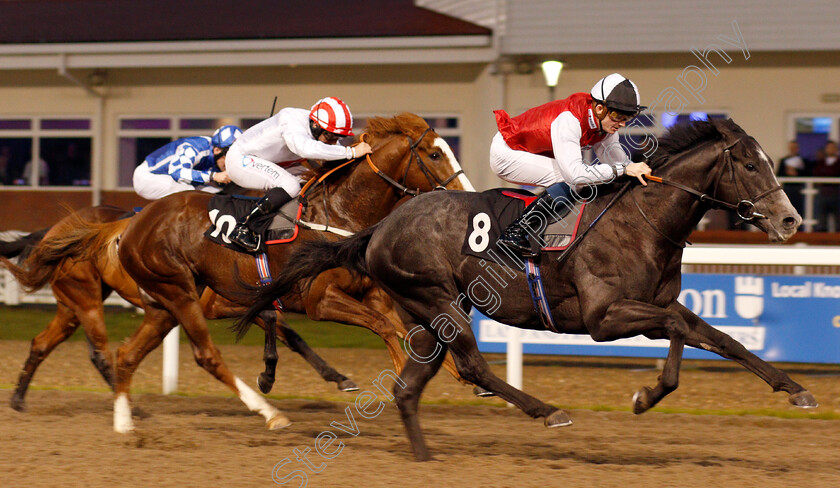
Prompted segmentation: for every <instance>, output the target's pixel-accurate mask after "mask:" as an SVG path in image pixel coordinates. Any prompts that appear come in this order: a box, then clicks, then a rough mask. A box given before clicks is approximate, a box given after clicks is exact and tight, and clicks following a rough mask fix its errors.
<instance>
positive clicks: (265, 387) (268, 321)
mask: <svg viewBox="0 0 840 488" xmlns="http://www.w3.org/2000/svg"><path fill="white" fill-rule="evenodd" d="M276 317H277V313H276V312H272V311H269V310H266V311H264V312H262V313H260V315H259V318H258V320H261V321H262V328H263V329H264V330H265V346H264V348H263V363H265V371H263V372H262V373H260V375H259V376H258V377H257V385H258V386H259V387H260V391H261V392H263V393H268V392H270V391H271V387H272V386H274V374H275V372H276V370H277V318H276Z"/></svg>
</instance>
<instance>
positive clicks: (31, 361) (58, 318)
mask: <svg viewBox="0 0 840 488" xmlns="http://www.w3.org/2000/svg"><path fill="white" fill-rule="evenodd" d="M78 327H79V320H78V318H76V315H75V314H74V313H73V311H72V310H70V309H69V308H68V307H67V306H66V305H64V304H62V303H60V302H59V303H58V310H57V311H56V314H55V317H53V319H52V320H51V321H50V323H49V324H48V325H47V328H46V329H44V330H43V331H42V332H41V333H40V334H38V335H37V336H35V338H34V339H32V345H31V346H30V347H29V357H28V358H26V362H25V363H24V364H23V369H22V370H21V372H20V376H19V377H18V382H17V387H16V388H15V392H14V394H13V395H12V399H11V401H10V404H11V407H12V408H13V409H15V410H17V411H18V412H22V411H24V410H26V401H25V400H24V397H25V396H26V391H27V390H28V389H29V383H30V382H31V381H32V377H33V376H34V375H35V370H36V369H38V366H39V365H40V364H41V363H42V362H43V361H44V359H46V358H47V356H49V355H50V352H52V350H53V349H55V347H56V346H57V345H59V344H61V343H62V342H64V341H66V340H67V338H68V337H70V336H71V335H73V332H75V331H76V329H77V328H78Z"/></svg>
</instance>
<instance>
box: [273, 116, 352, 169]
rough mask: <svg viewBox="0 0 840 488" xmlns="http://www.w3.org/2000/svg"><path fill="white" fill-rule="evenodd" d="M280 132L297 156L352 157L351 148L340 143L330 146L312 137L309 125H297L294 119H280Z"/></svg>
mask: <svg viewBox="0 0 840 488" xmlns="http://www.w3.org/2000/svg"><path fill="white" fill-rule="evenodd" d="M280 125H281V130H280V132H281V134H282V135H283V140H284V141H286V146H287V147H288V148H289V150H290V151H291V152H293V153H295V154H297V155H298V156H300V157H302V158H306V159H323V160H325V161H335V160H336V159H349V158H350V157H352V154H353V153H352V150H351V149H350V148H349V147H344V146H340V145H335V146H331V145H329V144H324V143H323V142H321V141H317V140H315V139H313V138H312V135H311V134H310V133H309V127H308V126H307V127H299V124H295V123H294V121H284V120H281V121H280Z"/></svg>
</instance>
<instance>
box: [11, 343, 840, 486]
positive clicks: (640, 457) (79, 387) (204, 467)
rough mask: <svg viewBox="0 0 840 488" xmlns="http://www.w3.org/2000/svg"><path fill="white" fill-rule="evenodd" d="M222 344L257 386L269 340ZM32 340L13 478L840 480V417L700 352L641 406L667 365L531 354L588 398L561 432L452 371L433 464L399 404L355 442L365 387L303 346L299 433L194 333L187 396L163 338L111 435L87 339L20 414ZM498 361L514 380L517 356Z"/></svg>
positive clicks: (503, 482)
mask: <svg viewBox="0 0 840 488" xmlns="http://www.w3.org/2000/svg"><path fill="white" fill-rule="evenodd" d="M220 349H221V350H222V354H223V357H224V358H225V360H226V362H227V363H228V365H229V366H230V367H231V369H232V370H233V371H234V373H236V374H238V375H239V376H240V377H242V378H243V379H244V380H246V381H248V382H249V383H253V378H255V377H256V375H257V373H258V372H259V371H260V369H261V364H260V358H261V350H260V348H257V347H250V346H222V347H220ZM27 351H28V343H25V342H21V341H6V342H0V358H2V361H0V363H2V364H0V384H2V385H3V389H0V486H2V487H4V488H12V487H15V488H16V487H28V488H34V487H58V486H73V487H86V488H98V487H108V488H113V487H123V486H130V487H134V486H137V487H150V486H151V487H169V486H173V487H193V486H195V487H199V486H201V487H207V486H214V487H215V486H220V487H257V486H265V487H268V486H277V484H275V482H274V481H273V480H272V470H273V468H274V467H275V466H276V465H277V464H278V463H280V462H281V461H283V460H284V459H285V458H289V459H291V460H292V461H293V462H292V463H289V464H287V465H285V466H282V467H280V468H279V469H278V471H277V472H276V474H277V475H278V478H279V477H282V476H285V475H289V474H290V473H292V472H293V471H294V470H295V469H299V470H302V472H305V473H307V474H306V476H307V480H306V481H305V484H304V481H303V478H301V477H298V478H291V479H289V480H288V483H287V484H286V486H311V487H356V486H358V487H366V488H374V487H395V486H396V487H399V488H412V487H428V486H440V487H462V486H464V487H540V488H543V487H553V486H557V487H578V486H580V487H583V486H585V487H598V488H600V487H625V486H634V485H635V486H654V487H716V488H720V487H761V488H765V487H782V486H784V487H790V486H808V487H817V488H821V487H825V488H834V487H838V486H840V462H839V461H840V460H839V459H838V458H839V457H840V420H830V419H829V420H824V419H817V418H793V419H785V418H779V417H778V416H770V415H766V412H762V409H772V410H773V411H775V412H782V413H784V412H788V411H790V412H802V411H800V410H797V409H794V408H793V407H790V406H788V403H787V398H786V395H785V394H782V393H775V394H774V393H772V392H771V391H770V388H769V387H768V386H767V385H766V384H765V383H763V382H762V381H761V380H759V379H758V378H757V377H755V376H753V375H752V374H750V373H748V372H746V371H744V370H742V369H741V368H740V366H738V365H736V364H734V363H730V362H723V361H714V362H710V361H686V362H685V364H684V368H683V374H682V375H681V382H680V387H679V389H678V390H677V391H676V392H675V393H673V394H671V395H670V396H669V397H667V398H666V399H665V400H664V401H663V402H662V403H661V404H660V407H661V408H659V409H654V410H653V411H651V412H648V413H645V414H643V415H640V416H636V415H633V414H632V413H631V412H630V410H629V407H630V398H631V397H632V394H633V392H634V391H635V390H636V389H638V388H639V387H641V386H643V385H653V384H654V382H655V381H656V376H657V372H656V371H655V370H651V369H649V368H650V367H651V366H653V364H654V362H653V361H652V360H634V359H598V358H573V357H561V358H555V357H547V356H540V357H526V361H527V362H526V367H525V387H524V389H525V391H527V392H529V393H531V394H534V395H535V396H537V397H539V398H541V399H543V400H546V401H549V402H551V403H553V404H555V405H561V406H564V407H567V408H570V409H571V414H572V418H573V419H574V422H575V423H574V425H572V426H570V427H565V428H559V429H551V430H549V429H546V428H545V427H543V425H542V422H541V421H538V420H533V419H530V418H528V417H526V416H525V415H524V414H522V413H521V412H519V411H518V410H514V409H510V408H506V407H504V406H502V403H501V402H500V401H499V400H494V399H491V400H474V397H472V395H471V393H470V389H469V388H468V387H464V386H461V385H459V384H457V383H456V382H455V381H454V380H453V379H452V378H451V377H449V376H448V375H446V373H441V374H439V375H438V377H436V378H435V380H434V381H433V382H432V383H431V384H430V387H429V389H428V390H427V394H426V395H425V396H424V401H430V402H435V403H434V404H428V405H423V406H422V407H421V422H422V424H423V427H424V429H425V433H426V436H427V441H428V443H429V446H430V449H431V450H432V452H433V454H434V455H435V456H436V460H435V461H433V462H429V463H416V462H413V461H412V458H411V453H410V448H409V445H408V442H407V440H406V439H405V437H404V435H403V430H402V424H401V423H400V421H399V417H398V415H397V411H396V408H394V407H393V406H392V404H388V405H386V407H385V409H384V411H383V412H382V413H381V414H379V415H378V416H377V417H375V418H372V419H363V418H360V417H358V416H356V417H355V420H356V421H357V426H358V431H359V434H358V435H356V436H351V435H349V434H346V433H343V432H341V431H340V430H338V429H336V428H335V427H331V423H332V422H334V421H335V422H340V423H343V424H347V416H346V413H345V408H346V407H348V406H350V407H351V408H352V403H351V402H352V401H353V400H354V399H355V398H356V395H357V393H341V392H338V391H337V390H336V389H335V387H334V386H333V385H332V384H327V383H324V382H323V381H322V380H321V379H320V378H319V377H317V375H316V374H315V373H314V372H313V371H312V370H311V369H309V367H308V366H307V365H306V364H305V363H304V362H303V361H302V360H301V359H299V358H298V357H297V356H295V355H293V354H292V353H290V352H288V351H286V350H282V351H281V353H280V356H281V359H280V364H279V365H278V372H279V374H278V382H277V384H276V385H275V388H274V391H273V392H272V395H276V396H272V399H271V401H272V403H274V404H275V405H276V406H278V407H279V408H280V409H281V410H283V411H284V412H285V413H286V414H287V415H288V416H289V417H290V418H291V419H292V421H293V424H292V425H291V426H290V427H288V428H287V429H284V430H280V431H274V432H270V431H268V430H266V429H265V427H264V426H263V422H262V420H261V418H260V417H259V416H257V415H256V414H253V413H251V412H249V411H248V410H247V409H246V408H245V406H244V405H243V404H242V403H241V402H240V401H239V400H238V399H237V398H235V397H233V396H231V395H230V394H229V392H228V391H227V390H226V389H225V388H224V387H223V386H222V385H221V384H220V383H218V382H216V381H215V380H214V379H213V378H212V377H210V376H209V375H208V374H207V373H206V372H204V371H203V370H200V369H199V368H198V367H197V366H196V365H195V363H194V362H193V361H192V358H191V355H190V352H189V348H188V347H187V346H186V345H182V348H181V378H180V391H181V392H182V393H183V394H182V395H170V396H163V395H160V394H158V393H156V392H159V391H160V363H161V360H160V351H159V350H158V351H155V352H154V353H152V354H151V355H150V356H149V357H148V358H147V359H146V361H144V362H143V364H142V365H141V368H140V370H139V371H138V373H137V375H136V376H135V383H134V387H135V388H134V390H133V391H134V392H135V393H134V395H133V400H134V409H135V421H136V422H137V427H138V429H137V431H136V432H135V433H133V434H130V435H118V434H115V433H114V432H113V431H112V428H111V400H112V398H111V395H110V394H109V393H108V392H107V390H106V389H105V384H104V382H103V381H102V380H101V378H99V377H98V373H97V372H96V371H95V370H94V368H93V366H92V365H91V364H90V363H89V361H88V360H87V346H86V344H85V343H83V342H69V343H65V344H63V345H62V346H60V347H59V348H58V349H57V350H56V351H55V352H54V353H53V355H52V356H51V357H50V358H48V360H47V361H46V362H45V363H44V364H43V365H42V367H41V369H40V370H39V371H38V374H36V376H35V380H34V382H33V387H34V388H33V390H32V391H30V393H29V395H28V396H27V403H28V407H29V408H28V411H27V412H25V413H18V412H15V411H13V410H12V409H10V408H9V407H8V401H9V398H10V397H11V394H12V390H11V385H12V384H14V383H15V382H16V379H17V374H18V370H19V368H20V365H21V364H23V360H24V358H25V357H26V354H27ZM318 352H319V353H320V354H322V356H323V357H324V358H325V359H326V360H327V361H328V362H330V363H331V364H332V365H333V366H335V367H336V368H337V369H338V370H340V371H341V372H343V373H344V374H346V375H348V376H350V377H351V378H353V379H354V380H355V381H356V382H357V383H358V384H359V386H360V387H361V388H362V390H365V389H370V388H372V387H371V381H372V380H373V379H375V378H376V377H377V376H378V374H379V373H380V372H381V371H382V370H384V369H387V368H390V364H389V362H388V359H387V354H386V353H385V351H380V350H357V349H319V350H318ZM489 357H490V359H499V358H500V357H499V356H489ZM783 366H785V367H784V368H783V369H785V370H786V371H787V372H788V373H790V374H791V376H792V377H793V378H794V379H795V380H796V381H799V382H800V383H802V384H803V385H805V386H806V387H807V388H808V389H810V390H811V391H812V392H813V393H814V395H815V396H816V397H817V399H818V400H819V401H820V407H819V408H818V409H815V410H812V411H810V412H811V415H812V416H820V415H821V414H823V415H825V414H835V416H836V414H840V367H837V366H808V367H805V366H801V365H783ZM494 369H495V370H496V371H497V374H500V375H501V376H502V377H504V366H503V365H494ZM383 399H384V398H383ZM582 407H586V408H582ZM617 409H618V410H617ZM707 409H708V410H718V411H720V410H727V411H730V412H732V413H733V414H731V415H711V414H704V413H703V412H704V411H705V410H707ZM675 411H676V412H677V413H674V412H675ZM680 412H687V413H680ZM743 413H748V414H747V415H744V414H743ZM763 413H764V414H763ZM327 430H329V431H332V432H334V433H336V434H337V435H338V440H340V441H341V442H342V443H343V446H344V447H343V449H342V450H341V451H340V452H339V453H338V454H337V455H335V457H333V458H332V459H328V460H327V459H323V458H321V457H320V456H319V455H318V454H317V453H316V452H315V451H314V442H315V438H316V436H318V434H319V433H321V432H324V431H327ZM335 447H336V444H333V446H331V449H332V448H335ZM306 448H310V449H312V450H311V451H310V452H309V453H308V455H307V456H308V457H307V459H309V460H310V461H311V462H312V468H306V467H304V466H303V465H302V464H298V463H297V462H294V459H295V452H294V451H295V449H297V450H298V451H299V452H304V450H305V449H306ZM313 468H314V469H320V471H319V472H318V473H314V472H313V471H312V469H313Z"/></svg>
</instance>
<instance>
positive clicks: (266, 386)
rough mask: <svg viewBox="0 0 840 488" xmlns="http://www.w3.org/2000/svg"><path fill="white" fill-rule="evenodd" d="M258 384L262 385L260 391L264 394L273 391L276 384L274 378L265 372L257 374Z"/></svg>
mask: <svg viewBox="0 0 840 488" xmlns="http://www.w3.org/2000/svg"><path fill="white" fill-rule="evenodd" d="M257 386H259V387H260V391H261V392H263V394H266V393H268V392H270V391H271V388H272V387H273V386H274V378H269V377H268V375H266V374H265V373H260V375H259V376H257Z"/></svg>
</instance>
